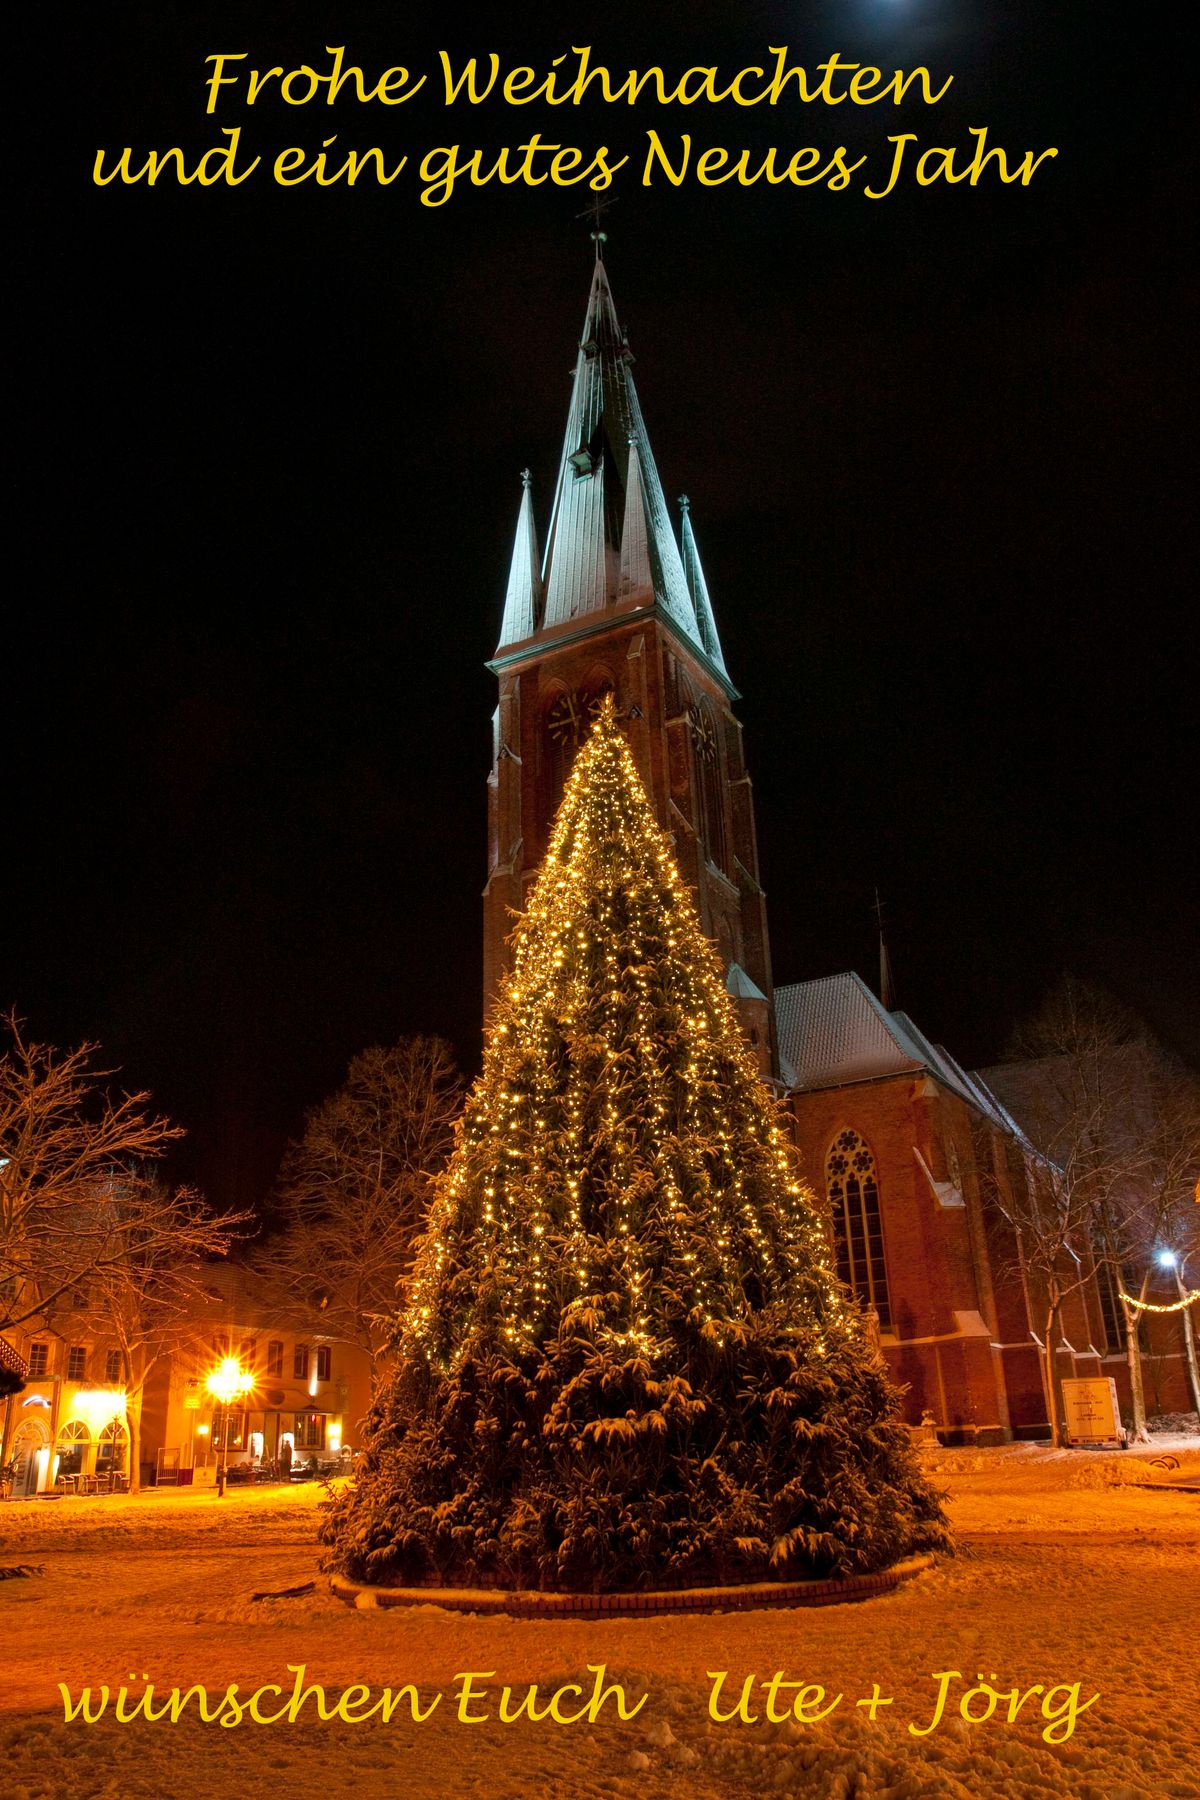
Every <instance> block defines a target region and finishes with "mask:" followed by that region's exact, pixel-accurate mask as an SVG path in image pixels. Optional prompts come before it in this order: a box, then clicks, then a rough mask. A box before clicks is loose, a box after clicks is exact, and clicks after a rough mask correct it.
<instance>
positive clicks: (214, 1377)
mask: <svg viewBox="0 0 1200 1800" xmlns="http://www.w3.org/2000/svg"><path fill="white" fill-rule="evenodd" d="M205 1386H206V1387H207V1389H208V1391H209V1393H210V1394H212V1395H213V1397H214V1398H215V1399H216V1400H218V1401H219V1402H220V1404H221V1405H222V1406H223V1407H224V1409H225V1419H224V1429H223V1431H222V1432H221V1455H220V1459H219V1461H218V1463H217V1499H218V1500H221V1499H223V1498H224V1495H225V1472H226V1469H227V1468H228V1466H229V1408H230V1407H231V1406H232V1405H233V1403H234V1401H235V1400H241V1399H244V1397H245V1396H246V1395H247V1394H248V1393H249V1392H250V1390H251V1388H252V1387H253V1386H254V1377H253V1375H250V1374H247V1372H246V1370H245V1369H243V1367H242V1365H241V1363H240V1362H239V1361H238V1359H237V1357H236V1356H227V1357H225V1358H224V1360H223V1361H222V1362H220V1363H218V1364H217V1367H216V1368H215V1369H214V1370H213V1372H212V1374H211V1375H210V1376H209V1378H208V1380H207V1382H206V1383H205Z"/></svg>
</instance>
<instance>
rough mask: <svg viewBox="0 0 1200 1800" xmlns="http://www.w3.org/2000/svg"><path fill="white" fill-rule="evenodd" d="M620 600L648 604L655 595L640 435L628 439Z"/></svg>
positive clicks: (623, 603)
mask: <svg viewBox="0 0 1200 1800" xmlns="http://www.w3.org/2000/svg"><path fill="white" fill-rule="evenodd" d="M617 599H618V602H619V603H620V604H621V605H622V606H624V605H634V606H649V605H650V603H651V602H652V600H653V599H654V580H653V577H652V576H651V573H650V537H649V532H648V530H647V527H646V495H645V491H644V489H643V487H642V471H641V464H640V461H639V458H638V447H637V439H636V438H630V440H629V472H628V475H627V476H626V480H625V524H624V528H623V530H622V532H621V585H620V587H619V589H618V591H617Z"/></svg>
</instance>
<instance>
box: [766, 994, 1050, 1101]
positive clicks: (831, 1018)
mask: <svg viewBox="0 0 1200 1800" xmlns="http://www.w3.org/2000/svg"><path fill="white" fill-rule="evenodd" d="M775 1021H776V1027H777V1030H778V1033H779V1054H780V1061H781V1063H782V1064H783V1065H784V1073H785V1076H786V1077H787V1078H788V1079H789V1084H790V1086H791V1087H792V1089H793V1091H794V1092H799V1093H803V1092H805V1091H814V1090H817V1089H821V1088H831V1087H849V1086H851V1085H852V1084H853V1083H855V1082H858V1081H879V1080H881V1079H882V1078H884V1077H886V1076H889V1075H905V1074H913V1075H916V1074H926V1075H932V1076H933V1077H934V1078H935V1079H936V1080H938V1081H940V1082H942V1083H943V1085H944V1086H946V1087H948V1088H950V1089H951V1091H952V1092H954V1093H956V1094H958V1095H959V1097H960V1098H961V1099H963V1100H965V1101H966V1102H967V1103H968V1105H970V1106H973V1107H974V1108H975V1109H976V1110H977V1111H979V1112H982V1113H985V1114H986V1115H987V1116H988V1117H989V1118H990V1119H992V1120H993V1122H994V1123H995V1124H997V1125H1000V1126H1001V1127H1002V1128H1003V1129H1004V1130H1006V1131H1009V1132H1011V1133H1013V1135H1014V1136H1019V1135H1021V1134H1020V1132H1019V1130H1018V1128H1017V1126H1016V1124H1015V1123H1014V1121H1013V1119H1012V1118H1011V1117H1010V1115H1009V1114H1008V1113H1007V1112H1006V1111H1005V1109H1004V1108H1003V1106H1001V1105H1000V1103H999V1101H998V1100H997V1099H996V1097H995V1095H994V1094H993V1093H992V1092H991V1089H990V1088H989V1087H988V1086H987V1084H986V1082H984V1081H982V1080H981V1079H980V1077H979V1076H977V1075H968V1074H967V1073H966V1071H965V1070H964V1069H963V1068H961V1067H960V1065H959V1064H958V1063H957V1062H956V1061H955V1060H954V1058H953V1057H952V1056H951V1055H950V1053H949V1051H948V1050H946V1049H944V1048H943V1046H942V1045H941V1044H934V1043H931V1042H930V1040H929V1039H928V1038H927V1037H926V1036H925V1034H924V1032H922V1031H921V1030H920V1029H919V1027H918V1026H917V1025H915V1024H914V1023H913V1021H912V1019H910V1018H909V1016H908V1014H907V1013H903V1012H888V1011H887V1009H886V1008H885V1007H884V1006H883V1005H882V1004H881V1003H880V1001H878V1000H877V999H876V998H875V995H874V994H873V993H872V992H871V990H870V988H869V987H868V986H867V984H866V982H865V981H863V979H862V977H861V976H859V975H855V974H853V973H852V972H848V973H846V974H844V975H824V976H821V977H820V978H819V979H818V980H816V981H800V982H796V983H794V984H792V985H791V986H788V987H777V988H776V989H775Z"/></svg>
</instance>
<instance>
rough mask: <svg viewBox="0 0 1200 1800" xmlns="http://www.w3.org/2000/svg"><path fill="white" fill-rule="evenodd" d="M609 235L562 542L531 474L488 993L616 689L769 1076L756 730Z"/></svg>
mask: <svg viewBox="0 0 1200 1800" xmlns="http://www.w3.org/2000/svg"><path fill="white" fill-rule="evenodd" d="M602 245H603V236H602V234H599V233H598V234H597V236H596V266H595V270H594V273H593V276H592V286H591V292H590V294H589V296H588V305H587V315H586V317H585V319H584V326H583V336H582V338H581V340H580V344H579V353H578V357H577V359H576V363H575V378H574V387H573V390H572V394H571V405H570V411H569V412H568V415H567V431H566V437H565V439H564V441H563V451H562V458H561V461H560V464H559V471H558V480H557V483H556V486H555V491H554V503H553V506H552V508H551V513H550V528H549V532H548V535H547V539H546V551H545V555H544V557H542V556H540V555H539V550H538V534H537V527H536V524H535V521H534V507H533V495H532V492H531V488H530V479H529V474H528V472H526V473H525V474H524V475H523V476H522V481H523V484H524V491H523V493H522V495H521V505H520V511H519V513H518V516H517V533H516V542H515V544H514V546H513V556H512V566H511V569H510V571H509V577H508V589H507V593H506V595H505V602H504V618H503V623H502V625H501V630H500V642H499V644H498V646H497V648H496V653H495V656H494V658H493V659H492V661H491V663H490V664H489V665H488V666H489V668H491V669H492V670H493V672H494V673H495V674H496V676H497V677H498V680H499V684H500V694H499V705H498V707H497V709H496V713H495V717H494V728H493V747H492V756H493V761H492V771H491V774H490V776H489V777H488V879H487V886H486V888H485V889H484V996H485V1005H486V1006H489V1007H490V1005H491V1000H492V996H493V995H494V993H495V991H496V987H497V984H498V982H499V979H500V976H501V974H502V972H503V970H504V968H505V967H506V964H507V949H506V940H507V938H508V935H509V933H510V931H511V930H512V916H511V915H512V913H513V912H519V911H521V910H523V908H524V904H525V894H526V890H527V888H528V885H529V883H530V882H531V881H532V879H533V877H534V875H535V873H536V871H537V869H538V866H539V864H540V863H541V860H542V857H543V856H544V854H545V850H546V845H547V842H548V838H549V832H550V826H551V823H552V821H553V818H554V813H555V810H556V808H557V806H558V801H559V798H560V797H561V794H562V789H563V783H564V781H565V779H566V776H567V773H568V771H569V769H570V767H571V763H572V761H573V759H574V756H575V752H576V750H577V749H578V747H579V744H580V742H581V741H582V739H583V736H584V735H585V733H586V731H587V729H588V725H589V723H590V720H591V717H592V715H593V713H594V712H595V710H596V708H597V707H598V705H599V702H600V699H601V697H602V696H603V695H604V694H606V693H611V694H612V695H613V696H614V699H615V703H616V707H617V712H618V715H619V716H620V717H621V718H622V719H623V720H624V722H625V729H626V732H627V734H628V737H629V742H630V746H631V748H632V751H633V754H634V759H635V761H636V763H637V766H638V771H639V773H640V775H641V777H642V780H643V781H644V782H645V784H646V788H647V791H648V792H649V794H650V796H651V800H652V802H653V805H654V809H655V813H656V815H657V818H658V822H659V824H660V825H661V826H663V828H664V829H665V830H666V831H667V832H668V833H670V835H671V837H672V839H673V841H674V847H675V854H676V857H677V859H678V862H679V865H680V869H681V871H682V873H683V875H684V877H685V879H686V880H688V881H689V882H690V883H691V885H692V887H693V889H694V890H695V893H696V896H697V899H698V902H699V909H700V918H701V922H702V925H703V927H704V930H705V932H706V934H707V935H708V936H709V937H710V938H711V939H712V940H713V941H714V943H715V944H716V945H717V947H718V949H719V951H720V953H721V956H722V959H723V960H724V963H725V966H726V969H727V970H728V985H729V990H730V993H731V994H732V995H733V996H734V997H735V998H736V1000H737V1002H738V1005H739V1008H740V1010H741V1013H742V1017H743V1021H744V1023H745V1026H746V1030H747V1033H748V1035H749V1036H750V1039H751V1042H752V1043H753V1044H754V1046H755V1047H756V1049H757V1052H758V1056H759V1061H760V1064H761V1066H762V1069H763V1073H764V1075H773V1074H775V1073H776V1072H777V1066H778V1065H777V1052H776V1049H775V1043H774V1026H773V1009H772V1004H771V998H772V988H771V958H770V950H769V946H768V942H767V915H766V900H765V896H764V894H763V890H762V888H761V887H760V886H759V880H758V848H757V844H756V841H755V831H754V806H753V799H752V795H751V788H750V778H749V776H748V775H747V773H746V764H745V758H744V755H743V751H742V729H741V726H740V725H739V723H738V721H737V719H736V718H735V717H734V715H733V712H732V703H733V702H734V701H735V700H736V699H737V697H738V696H737V691H736V689H735V688H734V686H733V683H732V682H731V681H730V679H729V675H728V672H727V670H726V668H725V659H724V657H723V655H722V653H721V643H720V639H719V638H718V636H717V627H716V622H715V619H714V616H713V609H712V603H711V601H710V599H709V594H708V586H707V584H706V582H705V579H704V571H703V569H702V568H701V565H700V556H699V552H698V551H697V548H696V540H695V537H694V535H693V532H692V522H691V515H690V512H689V510H688V502H687V500H686V499H681V500H680V503H679V504H680V508H681V522H680V536H679V539H678V541H676V538H675V535H674V533H673V531H672V529H671V523H670V519H669V516H668V513H667V507H666V502H665V500H664V498H663V490H662V485H661V483H660V481H659V478H658V470H657V469H656V467H655V464H654V457H653V454H652V452H651V449H650V441H649V439H648V437H647V435H646V427H645V424H644V422H643V420H642V413H641V408H640V406H639V405H638V398H637V392H636V389H635V388H634V384H633V372H632V367H633V360H634V359H633V352H632V351H631V350H630V348H629V342H628V339H627V337H626V335H625V333H624V332H623V331H622V329H621V326H620V324H619V323H618V320H617V315H616V310H615V308H614V305H613V299H612V292H611V290H610V288H609V284H608V272H607V270H606V268H605V265H604V260H603V254H602Z"/></svg>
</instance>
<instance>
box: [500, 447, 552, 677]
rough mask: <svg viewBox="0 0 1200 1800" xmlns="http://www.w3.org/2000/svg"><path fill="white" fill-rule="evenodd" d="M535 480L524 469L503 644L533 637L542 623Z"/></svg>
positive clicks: (502, 629) (510, 570) (506, 601)
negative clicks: (533, 499) (534, 492)
mask: <svg viewBox="0 0 1200 1800" xmlns="http://www.w3.org/2000/svg"><path fill="white" fill-rule="evenodd" d="M532 480H533V478H532V476H531V475H530V473H529V470H528V469H522V470H521V509H520V511H519V512H518V514H517V535H516V538H515V540H514V542H513V553H512V564H511V567H510V568H509V571H508V590H507V592H506V593H505V596H504V622H503V624H502V625H501V627H500V642H501V643H502V644H517V643H520V641H521V639H522V638H527V637H531V636H532V635H533V633H534V632H535V631H536V630H537V628H538V626H539V625H540V624H541V618H540V613H541V606H542V582H541V576H540V574H539V572H538V562H539V557H538V541H537V525H536V523H535V522H534V517H533V501H532Z"/></svg>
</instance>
